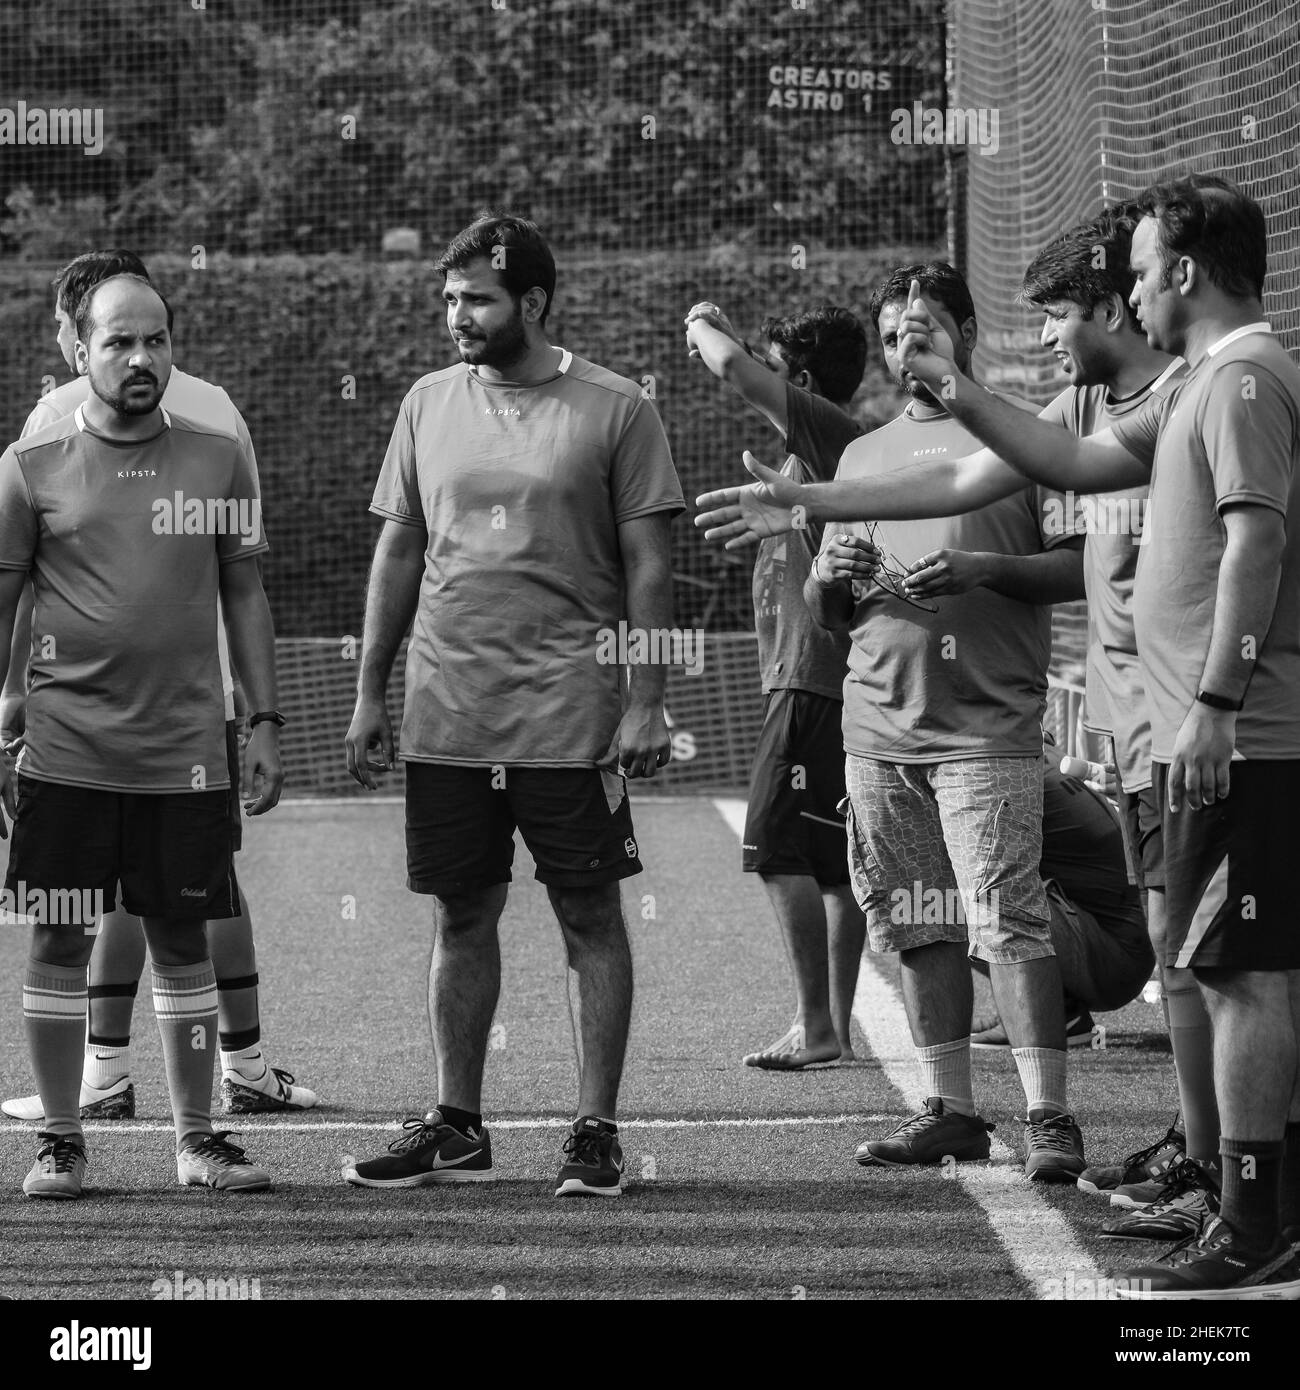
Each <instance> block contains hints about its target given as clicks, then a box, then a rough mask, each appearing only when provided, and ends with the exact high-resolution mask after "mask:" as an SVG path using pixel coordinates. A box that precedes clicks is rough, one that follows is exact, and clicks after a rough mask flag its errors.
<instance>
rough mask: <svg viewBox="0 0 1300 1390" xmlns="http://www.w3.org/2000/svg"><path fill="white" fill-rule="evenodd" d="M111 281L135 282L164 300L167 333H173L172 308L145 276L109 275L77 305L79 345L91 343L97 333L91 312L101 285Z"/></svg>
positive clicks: (76, 320) (86, 293)
mask: <svg viewBox="0 0 1300 1390" xmlns="http://www.w3.org/2000/svg"><path fill="white" fill-rule="evenodd" d="M109 280H133V281H135V283H136V284H137V285H143V286H144V287H145V289H148V290H152V291H153V292H154V294H156V295H157V296H158V298H159V299H161V300H162V306H163V308H164V309H166V311H167V331H168V333H170V332H171V331H172V306H171V305H170V304H168V303H167V300H166V298H165V296H164V295H163V293H162V292H161V291H160V290H159V288H158V286H157V285H155V284H154V283H153V282H152V281H151V280H149V279H148V278H147V277H146V276H144V275H109V276H107V277H106V278H105V279H103V280H97V281H96V282H95V283H94V284H93V285H91V287H90V288H89V289H88V290H87V291H86V292H85V294H83V295H82V296H81V302H80V303H79V304H78V305H77V313H76V316H75V322H76V325H77V341H78V342H79V343H89V342H90V335H91V334H92V333H93V332H94V331H95V315H94V314H93V313H92V312H91V310H92V308H93V307H94V303H95V295H96V293H97V291H98V290H99V288H100V286H101V285H106V284H107V283H108V281H109Z"/></svg>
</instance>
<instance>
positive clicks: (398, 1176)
mask: <svg viewBox="0 0 1300 1390" xmlns="http://www.w3.org/2000/svg"><path fill="white" fill-rule="evenodd" d="M402 1128H403V1129H404V1130H406V1134H405V1135H404V1136H403V1137H402V1138H401V1139H395V1140H394V1141H393V1142H392V1143H391V1144H389V1146H388V1152H387V1153H386V1154H383V1155H381V1156H380V1157H379V1158H368V1159H365V1160H364V1161H363V1162H361V1163H355V1164H353V1165H352V1166H351V1167H348V1168H344V1170H343V1181H344V1182H350V1183H352V1185H353V1186H354V1187H433V1186H435V1185H437V1184H440V1183H448V1182H495V1181H496V1171H495V1170H494V1169H493V1167H492V1141H491V1139H489V1138H488V1132H487V1130H486V1129H481V1130H479V1131H478V1133H475V1132H474V1131H473V1130H471V1131H469V1132H468V1133H466V1134H462V1133H461V1132H460V1130H458V1129H454V1128H453V1127H452V1126H451V1125H449V1124H444V1123H443V1119H442V1115H441V1114H440V1113H439V1112H438V1111H437V1110H430V1111H429V1113H428V1114H427V1115H426V1116H425V1117H424V1119H422V1120H419V1119H415V1118H414V1117H413V1118H411V1119H409V1120H404V1121H403V1122H402Z"/></svg>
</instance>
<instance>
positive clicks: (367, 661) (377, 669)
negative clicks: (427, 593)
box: [357, 538, 424, 700]
mask: <svg viewBox="0 0 1300 1390" xmlns="http://www.w3.org/2000/svg"><path fill="white" fill-rule="evenodd" d="M423 573H424V556H423V552H421V553H420V555H419V556H418V557H416V556H414V555H413V554H401V553H398V552H395V551H394V550H393V549H392V548H391V547H388V546H386V545H385V543H384V541H383V539H382V538H381V541H380V545H379V548H378V549H377V550H376V551H375V562H374V564H373V566H372V567H371V570H370V583H369V585H368V586H367V588H366V617H365V629H364V639H363V642H362V648H361V672H360V675H359V677H358V679H357V693H358V694H359V695H362V696H369V697H373V698H375V699H379V700H382V699H383V698H384V693H385V691H386V690H387V688H388V677H389V675H390V674H391V672H392V669H393V662H395V661H396V660H397V653H398V649H399V648H400V647H401V645H402V639H403V638H404V637H405V636H406V633H407V630H408V629H409V628H410V626H411V621H412V619H413V618H414V617H415V608H416V604H417V603H418V602H419V597H420V579H421V577H422V575H423Z"/></svg>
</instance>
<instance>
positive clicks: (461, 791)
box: [406, 761, 641, 897]
mask: <svg viewBox="0 0 1300 1390" xmlns="http://www.w3.org/2000/svg"><path fill="white" fill-rule="evenodd" d="M516 829H518V830H519V832H520V833H521V834H522V835H523V838H524V844H525V845H527V846H528V852H529V853H530V854H531V855H532V856H533V859H534V860H535V862H536V864H537V869H536V873H535V877H536V878H537V880H538V881H539V882H541V883H545V884H546V885H547V886H548V887H551V888H587V887H596V886H598V885H601V884H606V883H615V882H617V881H618V880H619V879H622V878H629V877H631V875H633V874H639V873H640V872H641V861H640V859H638V858H637V844H636V837H635V835H634V834H633V831H632V812H631V809H630V807H629V806H628V799H627V785H626V782H625V780H624V779H623V777H621V776H620V775H618V774H617V773H610V772H601V771H600V770H599V769H597V768H591V767H576V768H575V767H497V768H495V769H493V768H490V767H460V766H458V765H455V764H452V763H418V762H409V761H408V762H407V764H406V869H407V880H406V882H407V887H409V888H410V889H411V891H412V892H413V893H433V894H436V895H437V896H438V897H451V896H453V895H454V894H457V893H469V892H476V891H478V890H479V889H482V888H489V887H492V886H493V885H494V884H498V883H509V882H510V878H511V873H510V870H511V866H512V865H513V864H514V858H515V830H516Z"/></svg>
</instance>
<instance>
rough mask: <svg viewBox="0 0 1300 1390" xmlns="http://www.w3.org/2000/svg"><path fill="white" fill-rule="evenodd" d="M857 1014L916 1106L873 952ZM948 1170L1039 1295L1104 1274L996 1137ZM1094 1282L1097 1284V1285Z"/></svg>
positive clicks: (731, 813) (890, 1075) (913, 1075)
mask: <svg viewBox="0 0 1300 1390" xmlns="http://www.w3.org/2000/svg"><path fill="white" fill-rule="evenodd" d="M713 804H714V805H715V806H716V807H717V808H718V812H719V814H720V815H721V816H722V817H723V819H724V820H725V821H726V822H727V824H728V825H730V826H731V828H732V829H733V830H734V831H736V833H737V834H738V835H739V833H740V828H743V825H744V815H745V803H744V802H743V801H738V800H735V799H722V798H720V799H718V800H715V801H714V803H713ZM738 822H739V825H738ZM853 1016H854V1018H856V1019H857V1021H858V1025H859V1027H861V1029H862V1031H863V1033H864V1034H865V1035H866V1039H867V1045H868V1046H869V1047H870V1049H871V1051H872V1053H873V1054H874V1056H875V1058H876V1060H877V1061H878V1062H879V1063H880V1067H881V1070H882V1071H883V1072H884V1073H885V1076H886V1078H887V1079H888V1081H889V1083H890V1085H891V1086H893V1087H894V1089H895V1090H896V1091H898V1092H899V1093H900V1095H902V1096H903V1098H904V1100H905V1102H906V1103H907V1105H908V1107H909V1108H910V1110H911V1111H916V1110H919V1109H920V1108H921V1097H920V1094H919V1091H918V1085H917V1083H918V1079H919V1078H918V1076H917V1072H916V1060H915V1057H916V1054H915V1050H914V1048H913V1045H912V1035H911V1032H910V1030H909V1029H908V1026H907V1015H906V1013H905V1012H904V1010H903V1005H902V1001H901V1000H900V999H899V998H898V996H897V994H895V992H894V990H893V988H892V987H891V985H890V984H889V982H888V981H887V980H886V979H885V978H884V976H883V975H881V974H880V972H879V971H878V970H877V969H876V967H875V965H874V964H873V962H872V960H871V956H870V954H869V953H867V954H864V956H863V958H862V969H861V970H860V971H859V973H858V989H857V994H856V996H855V997H854V1000H853ZM951 1171H952V1172H953V1173H954V1174H955V1176H956V1179H957V1181H958V1182H960V1183H961V1184H962V1186H963V1187H964V1188H965V1189H966V1191H967V1192H969V1193H970V1195H971V1197H973V1198H974V1200H975V1201H976V1202H978V1203H979V1205H980V1206H981V1208H983V1211H984V1214H985V1215H986V1216H987V1217H988V1221H989V1225H990V1226H991V1227H992V1229H993V1233H994V1235H996V1236H997V1238H998V1240H999V1241H1000V1242H1001V1243H1002V1245H1003V1246H1004V1247H1005V1248H1006V1251H1007V1254H1008V1255H1009V1256H1010V1257H1011V1260H1012V1263H1013V1264H1014V1265H1015V1267H1016V1269H1017V1271H1018V1272H1019V1273H1020V1275H1021V1277H1022V1278H1023V1279H1024V1280H1025V1282H1026V1283H1027V1284H1028V1285H1029V1287H1030V1288H1031V1289H1033V1290H1034V1291H1035V1293H1036V1295H1037V1296H1038V1297H1039V1298H1049V1297H1053V1296H1054V1297H1058V1298H1059V1297H1063V1296H1064V1289H1065V1288H1066V1287H1067V1279H1066V1276H1067V1274H1072V1275H1073V1277H1074V1280H1075V1281H1076V1284H1078V1283H1080V1281H1084V1280H1092V1281H1096V1280H1099V1279H1101V1278H1102V1275H1101V1272H1100V1271H1099V1270H1098V1269H1097V1266H1096V1265H1095V1264H1094V1263H1093V1262H1092V1259H1091V1258H1090V1257H1089V1255H1088V1253H1087V1251H1085V1250H1084V1249H1083V1247H1082V1246H1081V1245H1080V1244H1079V1243H1078V1241H1077V1240H1075V1238H1074V1233H1073V1231H1072V1230H1071V1229H1070V1225H1069V1223H1068V1222H1067V1221H1066V1220H1065V1219H1064V1218H1063V1217H1062V1216H1061V1215H1060V1214H1059V1213H1058V1212H1057V1211H1056V1209H1055V1208H1054V1207H1053V1206H1051V1205H1050V1204H1049V1203H1048V1202H1046V1201H1044V1200H1043V1198H1042V1197H1040V1196H1039V1194H1038V1191H1037V1189H1036V1188H1035V1187H1034V1185H1033V1184H1032V1183H1031V1182H1030V1181H1029V1180H1028V1179H1027V1178H1026V1177H1025V1175H1024V1171H1023V1169H1021V1167H1020V1166H1019V1161H1018V1160H1017V1158H1016V1157H1015V1155H1014V1154H1013V1153H1012V1152H1011V1150H1010V1149H1008V1148H1007V1146H1006V1145H1005V1144H1004V1143H1002V1142H1001V1140H999V1139H996V1138H994V1139H993V1140H992V1161H991V1162H990V1163H987V1164H983V1163H958V1164H955V1165H953V1167H952V1169H951ZM1092 1287H1096V1285H1095V1283H1094V1285H1093V1286H1092Z"/></svg>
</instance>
